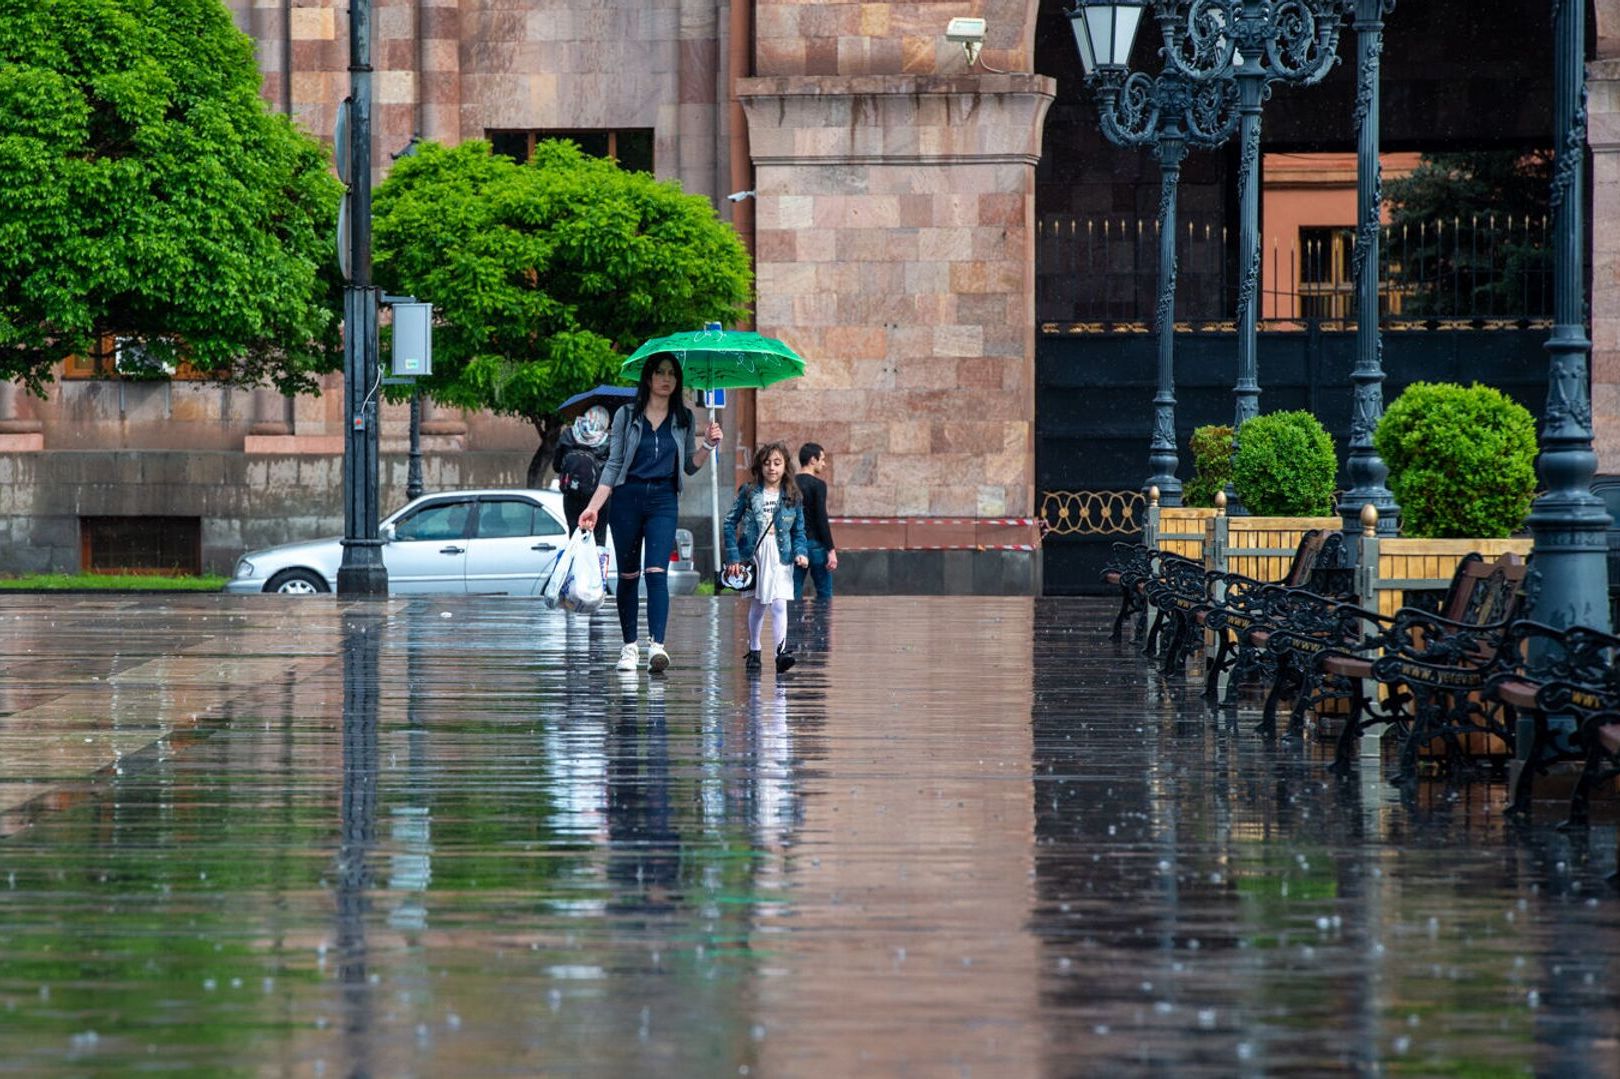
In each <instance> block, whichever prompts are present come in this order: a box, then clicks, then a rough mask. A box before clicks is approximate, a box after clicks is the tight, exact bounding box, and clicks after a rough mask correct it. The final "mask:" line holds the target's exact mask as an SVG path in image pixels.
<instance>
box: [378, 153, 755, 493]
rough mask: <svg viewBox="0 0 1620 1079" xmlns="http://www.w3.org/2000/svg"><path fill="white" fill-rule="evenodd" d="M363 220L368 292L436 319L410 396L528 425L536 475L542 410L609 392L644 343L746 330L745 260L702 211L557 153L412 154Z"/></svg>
mask: <svg viewBox="0 0 1620 1079" xmlns="http://www.w3.org/2000/svg"><path fill="white" fill-rule="evenodd" d="M372 219H373V243H374V259H375V267H376V275H377V280H378V282H379V283H383V284H385V285H386V286H387V287H388V288H390V289H392V290H393V291H396V292H404V293H410V294H411V295H414V296H416V297H417V298H418V299H421V300H424V301H428V302H431V303H432V304H433V305H434V307H435V309H436V313H437V317H438V320H439V322H438V324H437V325H436V326H435V327H434V338H433V374H432V376H431V377H430V378H426V379H424V380H423V388H424V389H425V390H426V391H427V392H428V393H429V394H430V395H431V396H432V397H433V398H434V399H435V400H438V401H442V402H444V403H446V404H451V405H457V406H461V407H465V408H483V409H490V410H492V411H494V412H498V413H503V414H505V415H510V416H520V417H522V418H524V419H526V420H528V421H529V422H530V423H532V424H533V425H534V427H535V429H536V430H537V431H538V432H539V434H540V437H541V451H540V453H538V454H536V461H537V462H539V461H540V460H541V458H542V457H543V456H544V455H545V453H546V451H547V450H548V448H549V447H550V446H551V445H554V444H555V439H556V435H557V433H558V432H559V431H560V425H559V423H558V421H557V420H556V417H555V413H556V410H557V406H558V405H559V404H561V403H562V402H563V401H564V400H566V399H567V398H568V397H570V396H572V395H573V394H575V393H579V392H581V391H583V390H588V389H590V388H591V387H593V386H596V385H598V384H599V383H603V382H614V381H617V376H618V369H619V364H620V362H622V360H623V358H624V356H626V355H628V354H629V353H630V352H632V351H634V350H635V349H636V348H637V347H638V346H639V345H640V344H641V343H642V342H643V341H645V340H646V339H647V338H649V337H656V336H659V335H661V334H666V333H673V332H675V331H677V330H692V329H699V328H701V327H702V325H703V323H704V322H706V321H718V322H723V323H728V324H729V323H733V322H736V321H737V320H738V319H740V318H742V317H743V316H744V315H745V314H746V308H745V306H744V305H745V304H746V302H747V300H748V298H749V294H750V290H751V285H752V273H751V271H750V269H749V264H748V253H747V251H746V250H745V249H744V247H743V245H742V243H741V241H740V240H738V238H737V235H736V233H735V232H733V231H732V230H731V228H730V226H728V225H726V224H725V223H724V222H722V221H721V220H720V219H719V218H718V217H717V216H716V215H715V212H714V209H713V208H712V207H711V206H710V205H709V202H708V200H707V199H704V198H701V197H699V196H695V195H687V194H684V193H683V192H682V191H681V190H680V188H679V187H678V186H677V185H675V184H673V183H667V182H659V181H658V180H655V179H654V178H653V177H651V176H649V175H647V174H646V173H641V172H626V171H624V170H622V169H620V168H619V167H618V165H617V164H615V163H614V162H612V161H609V160H604V159H600V158H594V157H589V156H587V155H586V154H584V153H582V152H581V151H580V150H579V149H578V148H577V147H576V146H574V145H573V144H572V143H569V142H543V143H541V144H540V145H539V146H538V147H537V148H536V149H535V155H534V158H533V160H531V161H530V162H528V163H526V164H519V163H517V162H515V161H513V160H511V159H510V158H507V157H503V156H500V155H497V154H494V153H492V152H491V151H490V146H489V143H487V142H467V143H463V144H461V145H460V146H457V147H455V148H454V149H447V148H445V147H443V146H440V145H437V144H434V143H422V144H420V145H419V148H418V150H417V152H416V153H415V154H413V155H411V156H409V157H405V158H401V159H400V161H399V162H398V163H397V164H396V165H395V166H394V170H393V172H392V173H391V174H390V175H389V177H388V179H387V181H386V182H385V183H383V184H382V185H381V186H380V187H379V188H378V190H377V195H376V201H375V210H374V213H373V218H372ZM538 476H539V468H538V467H531V469H530V482H531V483H534V482H536V481H537V479H538Z"/></svg>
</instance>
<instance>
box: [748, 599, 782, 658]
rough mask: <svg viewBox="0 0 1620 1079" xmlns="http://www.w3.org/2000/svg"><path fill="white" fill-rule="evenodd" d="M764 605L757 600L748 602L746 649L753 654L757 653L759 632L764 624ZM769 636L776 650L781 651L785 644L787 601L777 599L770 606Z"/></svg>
mask: <svg viewBox="0 0 1620 1079" xmlns="http://www.w3.org/2000/svg"><path fill="white" fill-rule="evenodd" d="M765 610H766V606H765V604H763V603H761V602H759V600H757V599H751V600H749V601H748V647H749V648H750V649H752V650H753V651H755V652H758V651H759V631H760V628H761V627H762V626H763V625H764V624H765ZM770 612H771V636H772V637H773V638H774V639H775V642H776V649H777V650H778V651H780V650H781V648H782V645H784V644H786V643H787V600H785V599H779V600H776V601H775V602H774V603H772V604H771V605H770Z"/></svg>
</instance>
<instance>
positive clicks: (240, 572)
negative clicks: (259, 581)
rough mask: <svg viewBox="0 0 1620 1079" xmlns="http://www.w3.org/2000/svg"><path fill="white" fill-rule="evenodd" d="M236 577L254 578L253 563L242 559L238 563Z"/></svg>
mask: <svg viewBox="0 0 1620 1079" xmlns="http://www.w3.org/2000/svg"><path fill="white" fill-rule="evenodd" d="M236 575H237V576H238V577H251V576H253V563H252V562H249V561H248V560H247V559H245V558H244V559H242V560H241V561H239V562H237V563H236Z"/></svg>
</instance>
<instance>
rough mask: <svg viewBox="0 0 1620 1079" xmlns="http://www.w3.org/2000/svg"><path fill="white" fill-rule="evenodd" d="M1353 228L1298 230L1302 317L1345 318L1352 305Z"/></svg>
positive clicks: (1354, 242) (1300, 311) (1354, 240)
mask: <svg viewBox="0 0 1620 1079" xmlns="http://www.w3.org/2000/svg"><path fill="white" fill-rule="evenodd" d="M1355 246H1356V230H1355V229H1351V228H1339V227H1333V228H1302V229H1300V230H1299V249H1300V264H1299V307H1300V310H1299V313H1300V315H1301V316H1302V317H1304V318H1323V319H1342V318H1348V317H1349V316H1350V312H1351V310H1352V308H1353V306H1354V303H1353V299H1354V295H1355V288H1356V285H1355V280H1354V278H1353V277H1352V274H1351V266H1352V261H1353V258H1354V255H1355Z"/></svg>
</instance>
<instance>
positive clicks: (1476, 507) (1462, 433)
mask: <svg viewBox="0 0 1620 1079" xmlns="http://www.w3.org/2000/svg"><path fill="white" fill-rule="evenodd" d="M1373 445H1374V446H1376V447H1377V449H1378V455H1379V456H1380V457H1382V458H1383V459H1384V464H1386V465H1387V466H1389V489H1390V491H1391V492H1393V493H1394V495H1395V501H1396V502H1399V503H1400V506H1401V534H1402V535H1405V536H1415V537H1420V538H1429V539H1441V538H1447V537H1453V538H1455V537H1463V538H1480V539H1490V538H1496V537H1501V536H1508V535H1511V534H1513V533H1514V532H1517V531H1518V530H1519V529H1520V527H1522V526H1523V524H1524V520H1525V518H1526V517H1527V516H1528V515H1529V513H1530V502H1531V500H1532V499H1534V498H1535V495H1536V421H1535V418H1534V417H1533V416H1531V415H1530V412H1529V410H1528V409H1526V408H1525V407H1524V406H1523V405H1521V404H1519V403H1518V402H1517V401H1515V400H1513V399H1512V398H1511V397H1508V396H1507V395H1506V394H1504V393H1503V392H1502V391H1501V390H1498V389H1495V388H1494V387H1491V386H1483V385H1480V384H1479V383H1477V382H1476V383H1474V384H1473V385H1472V386H1459V385H1457V384H1455V383H1450V382H1414V383H1412V385H1410V386H1408V387H1407V388H1406V390H1405V392H1403V393H1402V394H1401V395H1400V396H1399V397H1397V398H1396V399H1395V401H1394V402H1393V403H1392V404H1391V405H1390V406H1389V408H1388V409H1387V410H1386V411H1385V412H1384V419H1383V421H1382V422H1381V423H1379V425H1378V430H1377V432H1375V433H1374V435H1373Z"/></svg>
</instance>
